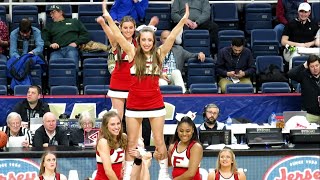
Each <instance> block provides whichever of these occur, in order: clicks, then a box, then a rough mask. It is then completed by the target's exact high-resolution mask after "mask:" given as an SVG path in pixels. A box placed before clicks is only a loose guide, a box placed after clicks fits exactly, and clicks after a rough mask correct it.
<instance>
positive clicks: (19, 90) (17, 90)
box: [13, 85, 30, 96]
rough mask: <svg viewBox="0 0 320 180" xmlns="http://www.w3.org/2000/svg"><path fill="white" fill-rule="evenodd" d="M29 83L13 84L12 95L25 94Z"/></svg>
mask: <svg viewBox="0 0 320 180" xmlns="http://www.w3.org/2000/svg"><path fill="white" fill-rule="evenodd" d="M29 87H30V85H16V86H14V90H13V95H15V96H26V95H27V93H28V90H29Z"/></svg>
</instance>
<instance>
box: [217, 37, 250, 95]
mask: <svg viewBox="0 0 320 180" xmlns="http://www.w3.org/2000/svg"><path fill="white" fill-rule="evenodd" d="M255 71H256V66H255V61H254V59H253V57H252V53H251V51H250V50H249V49H248V48H246V47H244V39H243V38H235V39H233V40H232V44H231V47H225V48H222V49H220V51H219V53H218V60H217V64H216V72H217V75H218V76H219V77H220V80H219V86H220V88H221V92H222V93H225V91H226V85H227V84H231V83H243V84H252V82H251V80H250V77H251V76H252V75H254V73H255Z"/></svg>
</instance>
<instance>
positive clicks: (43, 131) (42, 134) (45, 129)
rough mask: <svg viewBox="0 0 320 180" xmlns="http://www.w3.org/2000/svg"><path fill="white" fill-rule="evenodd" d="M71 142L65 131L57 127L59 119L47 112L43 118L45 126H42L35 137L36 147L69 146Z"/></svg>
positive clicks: (34, 143)
mask: <svg viewBox="0 0 320 180" xmlns="http://www.w3.org/2000/svg"><path fill="white" fill-rule="evenodd" d="M68 143H69V140H68V138H67V137H66V134H65V131H64V130H63V129H62V128H61V127H59V126H57V118H56V116H55V115H54V114H53V113H51V112H47V113H45V114H44V116H43V125H42V126H40V127H39V128H38V129H37V130H36V132H35V134H34V137H33V146H34V147H48V146H51V145H52V146H56V145H69V144H68Z"/></svg>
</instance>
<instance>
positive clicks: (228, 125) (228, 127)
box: [226, 116, 232, 129]
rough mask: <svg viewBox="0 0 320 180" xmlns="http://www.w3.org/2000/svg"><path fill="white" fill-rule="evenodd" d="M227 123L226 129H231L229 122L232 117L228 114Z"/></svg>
mask: <svg viewBox="0 0 320 180" xmlns="http://www.w3.org/2000/svg"><path fill="white" fill-rule="evenodd" d="M226 124H227V129H231V124H232V118H231V117H230V116H228V119H227V121H226Z"/></svg>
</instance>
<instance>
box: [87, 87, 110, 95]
mask: <svg viewBox="0 0 320 180" xmlns="http://www.w3.org/2000/svg"><path fill="white" fill-rule="evenodd" d="M109 89H110V87H109V85H86V86H85V87H84V94H85V95H106V94H107V93H108V90H109Z"/></svg>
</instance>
